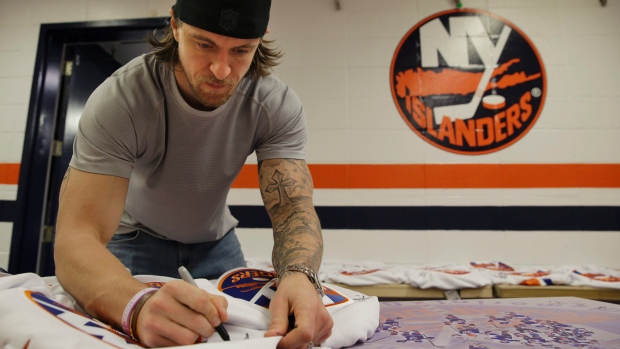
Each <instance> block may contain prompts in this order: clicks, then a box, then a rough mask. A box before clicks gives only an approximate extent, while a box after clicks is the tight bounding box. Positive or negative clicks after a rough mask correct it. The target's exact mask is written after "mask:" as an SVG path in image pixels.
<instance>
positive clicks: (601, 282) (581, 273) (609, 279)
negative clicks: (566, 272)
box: [570, 265, 620, 289]
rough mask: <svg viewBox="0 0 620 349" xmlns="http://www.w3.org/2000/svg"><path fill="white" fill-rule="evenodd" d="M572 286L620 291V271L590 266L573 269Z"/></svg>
mask: <svg viewBox="0 0 620 349" xmlns="http://www.w3.org/2000/svg"><path fill="white" fill-rule="evenodd" d="M571 271H572V272H571V274H570V275H571V283H570V284H571V285H572V286H590V287H602V288H614V289H620V269H613V268H608V267H602V266H596V265H588V266H582V267H573V268H571Z"/></svg>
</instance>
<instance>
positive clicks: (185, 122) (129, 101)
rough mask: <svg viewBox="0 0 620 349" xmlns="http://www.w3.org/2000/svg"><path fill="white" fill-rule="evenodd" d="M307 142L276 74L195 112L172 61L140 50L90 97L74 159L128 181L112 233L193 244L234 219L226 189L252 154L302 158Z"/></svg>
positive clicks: (299, 113)
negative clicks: (136, 232) (180, 86)
mask: <svg viewBox="0 0 620 349" xmlns="http://www.w3.org/2000/svg"><path fill="white" fill-rule="evenodd" d="M305 143H306V120H305V115H304V111H303V108H302V105H301V102H300V100H299V98H298V97H297V95H296V94H295V93H294V92H293V90H292V89H290V88H289V87H288V86H286V85H285V84H283V83H282V82H281V81H280V80H278V79H277V78H276V77H274V76H272V75H270V76H267V77H262V78H257V79H247V78H244V79H242V80H241V81H240V83H239V85H238V88H237V91H236V93H235V94H234V95H233V97H232V98H231V99H230V100H229V101H228V102H227V103H226V104H225V105H223V106H221V107H219V108H217V109H216V110H214V111H211V112H205V111H199V110H196V109H194V108H192V107H190V106H189V105H188V104H187V103H186V102H185V100H184V99H183V98H182V97H181V95H180V93H179V90H178V87H177V84H176V80H175V78H174V74H173V72H172V70H171V69H170V68H168V67H167V66H166V65H164V64H161V63H158V62H156V60H155V57H154V55H153V54H146V55H143V56H140V57H137V58H135V59H133V60H132V61H131V62H129V63H127V64H126V65H125V66H123V67H121V68H120V69H119V70H118V71H116V72H115V73H114V74H113V75H112V76H111V77H109V78H108V79H107V80H106V81H105V82H104V83H103V84H101V86H99V87H98V88H97V89H96V90H95V91H94V92H93V94H92V95H91V96H90V98H89V100H88V102H87V103H86V106H85V108H84V111H83V113H82V117H81V119H80V123H79V128H78V133H77V136H76V138H75V142H74V145H73V158H72V159H71V163H70V166H71V167H74V168H76V169H78V170H81V171H86V172H92V173H99V174H106V175H113V176H119V177H124V178H128V179H129V180H130V181H129V190H128V193H127V200H126V203H125V212H124V213H123V217H122V219H121V222H120V226H119V229H118V231H117V233H127V232H130V231H133V230H136V229H140V230H144V231H146V232H148V233H150V234H153V235H156V236H159V237H163V238H167V239H172V240H176V241H180V242H183V243H195V242H205V241H213V240H216V239H219V238H221V237H222V236H223V235H224V234H225V233H226V232H227V231H229V230H230V229H232V228H234V227H235V226H236V225H237V223H238V221H237V220H236V219H235V218H234V217H233V216H232V215H231V214H230V211H229V209H228V206H227V204H226V197H227V195H228V191H229V189H230V186H231V184H232V183H233V181H234V179H235V178H236V177H237V175H238V174H239V171H240V170H241V168H242V167H243V165H244V163H245V161H246V159H247V157H248V156H249V155H250V154H252V153H253V152H254V151H256V157H257V159H258V160H259V161H260V160H265V159H274V158H293V159H304V158H305V153H304V146H305ZM257 175H258V174H257Z"/></svg>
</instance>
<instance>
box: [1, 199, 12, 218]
mask: <svg viewBox="0 0 620 349" xmlns="http://www.w3.org/2000/svg"><path fill="white" fill-rule="evenodd" d="M14 220H15V201H1V200H0V222H13V221H14Z"/></svg>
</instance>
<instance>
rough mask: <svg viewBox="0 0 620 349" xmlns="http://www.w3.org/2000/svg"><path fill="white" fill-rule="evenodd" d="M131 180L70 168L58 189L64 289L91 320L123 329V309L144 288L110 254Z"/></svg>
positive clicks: (58, 252) (58, 254)
mask: <svg viewBox="0 0 620 349" xmlns="http://www.w3.org/2000/svg"><path fill="white" fill-rule="evenodd" d="M128 183H129V180H127V179H125V178H120V177H114V176H107V175H100V174H93V173H88V172H83V171H78V170H76V169H73V168H71V167H69V169H68V170H67V172H66V174H65V177H64V179H63V182H62V186H61V188H60V205H59V210H58V221H57V225H56V238H55V246H54V259H55V263H56V276H57V277H58V280H59V282H60V283H61V285H62V286H63V288H64V289H65V290H66V291H67V292H69V293H70V294H71V295H73V296H74V297H75V299H76V300H77V301H78V303H80V305H81V306H82V307H83V308H84V309H85V310H86V311H87V312H89V313H90V314H91V315H93V316H95V317H97V318H99V319H102V320H104V321H106V322H108V323H114V324H120V322H121V314H122V312H123V309H124V305H125V304H127V302H128V301H129V299H131V297H132V296H133V295H134V294H135V293H136V292H138V291H139V290H140V289H142V288H144V285H142V284H141V283H140V282H138V281H136V280H135V279H134V278H133V277H131V274H130V273H129V272H128V271H127V269H125V267H124V266H123V265H122V264H121V262H120V261H119V260H118V259H116V257H114V256H113V255H112V254H111V253H110V252H109V251H108V250H107V249H106V247H105V246H106V244H107V243H108V241H109V240H110V239H111V238H112V235H114V232H115V231H116V229H117V228H118V223H119V221H120V219H121V215H122V213H123V209H124V207H125V197H126V195H127V187H128Z"/></svg>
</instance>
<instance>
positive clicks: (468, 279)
mask: <svg viewBox="0 0 620 349" xmlns="http://www.w3.org/2000/svg"><path fill="white" fill-rule="evenodd" d="M405 277H406V279H407V283H408V284H410V285H411V286H413V287H418V288H422V289H425V288H438V289H441V290H446V291H449V290H459V289H462V288H478V287H483V286H487V285H490V284H491V280H489V278H487V277H486V276H485V275H483V274H482V273H481V272H480V270H479V269H477V268H473V267H471V266H470V265H469V264H457V263H454V264H441V265H430V264H429V265H422V266H415V267H410V268H409V269H407V270H406V271H405Z"/></svg>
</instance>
